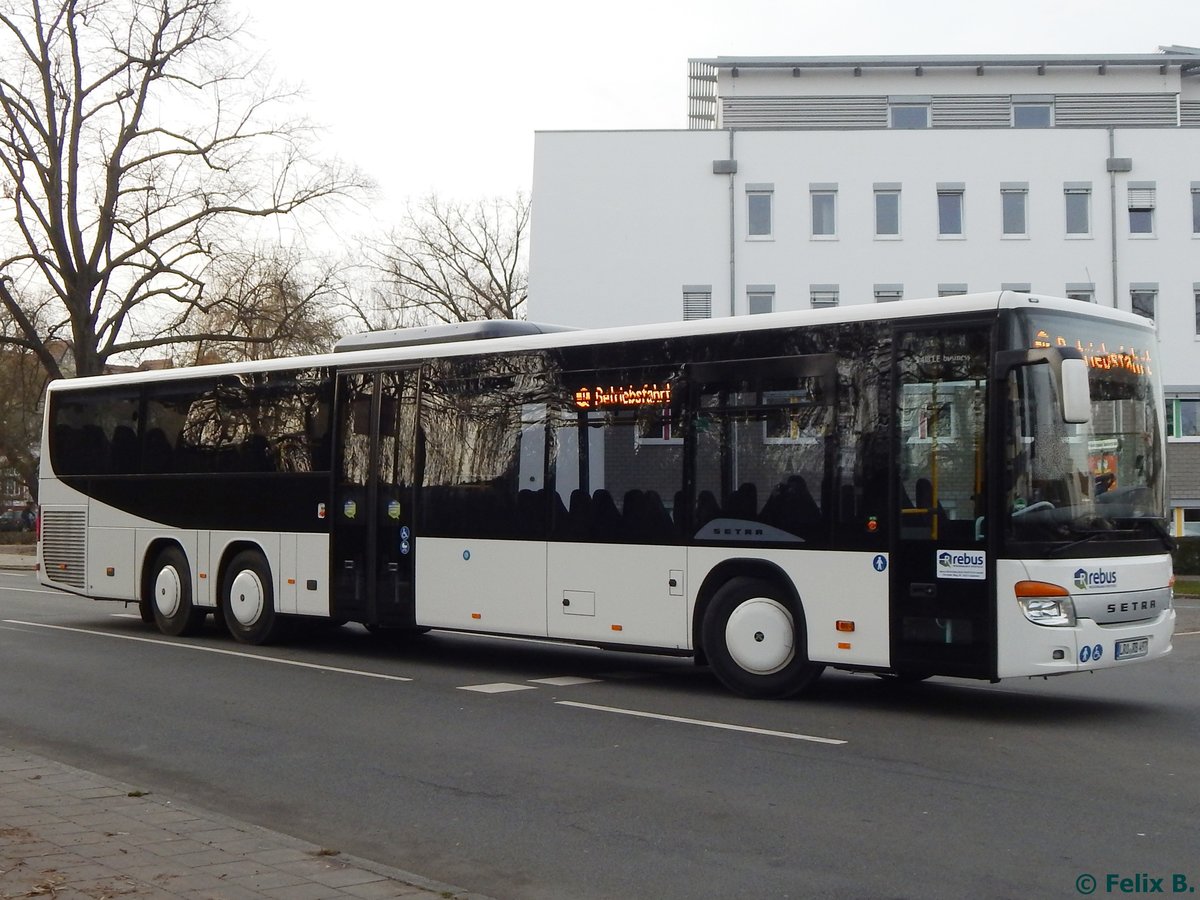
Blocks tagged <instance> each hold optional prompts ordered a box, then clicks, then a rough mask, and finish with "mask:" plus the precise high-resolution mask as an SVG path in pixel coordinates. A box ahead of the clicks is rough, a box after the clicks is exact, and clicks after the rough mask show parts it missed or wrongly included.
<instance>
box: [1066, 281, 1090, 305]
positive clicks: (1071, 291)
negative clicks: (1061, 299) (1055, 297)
mask: <svg viewBox="0 0 1200 900" xmlns="http://www.w3.org/2000/svg"><path fill="white" fill-rule="evenodd" d="M1066 295H1067V297H1068V298H1069V299H1071V300H1082V301H1083V302H1084V303H1095V302H1096V285H1094V284H1090V283H1079V284H1068V285H1067V290H1066Z"/></svg>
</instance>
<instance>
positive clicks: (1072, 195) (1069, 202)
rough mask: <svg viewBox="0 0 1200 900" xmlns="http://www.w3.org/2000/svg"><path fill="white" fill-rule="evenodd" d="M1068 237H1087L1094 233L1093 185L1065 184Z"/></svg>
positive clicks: (1064, 196)
mask: <svg viewBox="0 0 1200 900" xmlns="http://www.w3.org/2000/svg"><path fill="white" fill-rule="evenodd" d="M1063 202H1064V203H1065V205H1066V213H1067V235H1068V237H1087V236H1089V235H1091V233H1092V186H1091V184H1083V183H1068V184H1065V185H1063Z"/></svg>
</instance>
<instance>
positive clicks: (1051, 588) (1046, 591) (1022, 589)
mask: <svg viewBox="0 0 1200 900" xmlns="http://www.w3.org/2000/svg"><path fill="white" fill-rule="evenodd" d="M1013 590H1014V591H1016V594H1017V596H1018V597H1070V596H1071V592H1070V591H1068V590H1067V589H1066V588H1065V587H1063V586H1062V585H1061V584H1051V583H1050V582H1048V581H1018V582H1017V583H1016V585H1015V586H1014V588H1013Z"/></svg>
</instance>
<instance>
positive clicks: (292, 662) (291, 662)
mask: <svg viewBox="0 0 1200 900" xmlns="http://www.w3.org/2000/svg"><path fill="white" fill-rule="evenodd" d="M4 621H5V623H6V624H9V625H26V626H28V627H30V628H50V629H52V630H54V631H70V632H72V633H74V634H91V635H95V636H96V637H106V638H117V639H119V640H122V641H140V642H141V643H143V644H157V645H158V646H160V647H171V648H173V649H180V650H200V651H203V652H204V653H219V654H221V655H222V656H237V657H241V658H242V659H255V660H258V661H259V662H268V663H277V664H279V665H281V666H297V667H298V668H301V669H317V670H318V671H321V672H334V673H337V674H339V675H360V676H362V677H363V678H381V679H383V680H384V681H412V679H411V678H405V677H404V676H402V675H384V674H383V673H381V672H366V671H363V670H362V669H342V668H338V667H337V666H322V665H319V664H318V663H309V662H301V661H300V660H298V659H283V658H282V657H277V656H259V655H258V654H257V653H243V652H242V651H240V650H223V649H222V648H220V647H202V646H200V645H199V644H183V643H179V642H177V641H163V640H159V639H158V638H147V637H137V636H136V635H132V634H113V633H111V632H108V631H93V630H91V629H89V628H71V627H69V626H67V625H49V624H47V623H45V622H22V621H21V620H19V619H5V620H4Z"/></svg>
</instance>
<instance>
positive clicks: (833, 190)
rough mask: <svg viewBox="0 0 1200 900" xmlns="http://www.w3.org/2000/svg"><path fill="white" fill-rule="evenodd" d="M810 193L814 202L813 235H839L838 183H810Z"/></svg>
mask: <svg viewBox="0 0 1200 900" xmlns="http://www.w3.org/2000/svg"><path fill="white" fill-rule="evenodd" d="M808 195H809V198H810V202H811V203H812V236H813V237H815V238H831V237H836V236H837V185H836V184H832V185H827V184H813V185H809V189H808Z"/></svg>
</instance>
